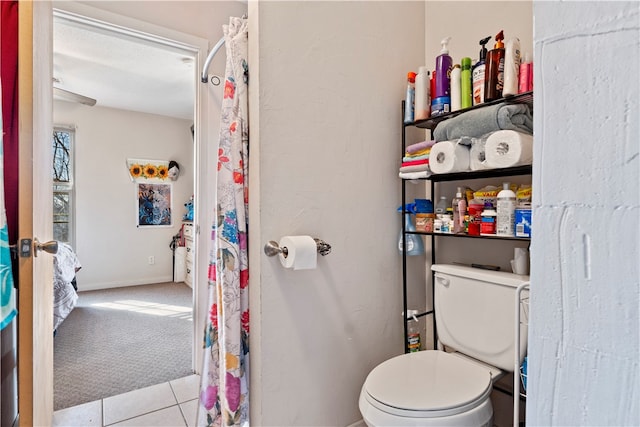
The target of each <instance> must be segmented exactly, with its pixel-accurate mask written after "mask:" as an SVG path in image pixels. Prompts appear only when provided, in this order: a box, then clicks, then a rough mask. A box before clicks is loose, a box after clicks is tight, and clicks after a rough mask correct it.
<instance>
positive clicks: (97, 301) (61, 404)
mask: <svg viewBox="0 0 640 427" xmlns="http://www.w3.org/2000/svg"><path fill="white" fill-rule="evenodd" d="M78 294H79V298H78V304H77V306H76V307H75V308H74V309H73V311H72V312H71V313H70V314H69V316H68V317H67V318H66V319H65V320H64V322H62V324H61V325H60V326H59V327H58V331H57V334H56V337H55V339H54V374H53V377H54V409H55V410H58V409H62V408H68V407H71V406H75V405H79V404H81V403H86V402H92V401H94V400H99V399H102V398H105V397H109V396H114V395H116V394H120V393H125V392H127V391H131V390H136V389H139V388H142V387H147V386H150V385H154V384H159V383H163V382H166V381H170V380H174V379H176V378H181V377H184V376H187V375H190V374H192V373H193V372H192V370H191V354H192V349H193V345H192V341H193V339H192V334H193V320H192V314H191V311H192V310H191V308H192V291H191V288H189V287H188V286H187V285H185V284H184V283H173V282H170V283H159V284H153V285H141V286H130V287H125V288H115V289H106V290H99V291H88V292H79V293H78Z"/></svg>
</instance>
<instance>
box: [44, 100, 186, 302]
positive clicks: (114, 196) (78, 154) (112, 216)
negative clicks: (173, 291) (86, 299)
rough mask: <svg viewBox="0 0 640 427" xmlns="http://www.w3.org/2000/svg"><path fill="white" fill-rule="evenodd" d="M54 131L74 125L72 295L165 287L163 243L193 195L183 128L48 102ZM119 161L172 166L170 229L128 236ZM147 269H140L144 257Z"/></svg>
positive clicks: (130, 188) (128, 208)
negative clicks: (175, 173)
mask: <svg viewBox="0 0 640 427" xmlns="http://www.w3.org/2000/svg"><path fill="white" fill-rule="evenodd" d="M54 104H55V107H54V123H55V124H56V125H58V124H64V125H75V126H77V129H76V148H75V160H76V164H75V180H76V185H75V188H76V193H75V198H76V211H75V212H76V252H77V254H78V258H79V259H80V262H81V263H82V270H80V271H79V272H78V288H79V289H80V290H91V289H102V288H109V287H114V286H127V285H139V284H146V283H157V282H163V281H171V280H172V252H171V250H170V248H169V243H170V242H171V238H172V236H173V235H174V234H176V233H177V232H178V229H179V228H180V225H181V223H182V215H184V213H185V212H186V211H185V208H184V203H185V201H187V200H188V199H189V197H191V195H192V194H193V141H192V139H191V130H190V129H189V127H190V126H191V123H192V122H191V121H190V120H182V119H173V118H169V117H163V116H157V115H153V114H143V113H136V112H133V111H124V110H115V109H112V108H103V107H98V106H96V107H87V106H85V105H80V104H75V103H70V102H64V101H56V102H55V103H54ZM127 158H142V159H154V160H155V159H157V160H175V161H177V162H178V164H179V165H180V177H179V178H178V180H177V181H175V182H173V194H172V196H173V212H172V213H173V223H174V225H173V227H170V228H165V227H161V228H136V213H137V210H136V206H137V205H136V203H137V202H136V190H135V184H134V183H133V182H132V181H131V178H130V177H129V172H128V171H127V167H126V163H125V161H126V159H127ZM149 256H154V257H155V264H154V265H149V264H148V257H149Z"/></svg>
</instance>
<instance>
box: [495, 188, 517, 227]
mask: <svg viewBox="0 0 640 427" xmlns="http://www.w3.org/2000/svg"><path fill="white" fill-rule="evenodd" d="M496 205H497V206H496V211H497V215H496V235H498V236H515V223H516V218H515V215H516V214H515V212H516V193H514V192H513V191H512V190H511V189H510V188H509V183H508V182H505V183H504V184H502V190H501V191H500V192H499V193H498V197H497V202H496Z"/></svg>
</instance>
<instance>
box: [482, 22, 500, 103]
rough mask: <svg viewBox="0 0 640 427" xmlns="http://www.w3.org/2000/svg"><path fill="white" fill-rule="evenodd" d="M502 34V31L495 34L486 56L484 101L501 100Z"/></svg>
mask: <svg viewBox="0 0 640 427" xmlns="http://www.w3.org/2000/svg"><path fill="white" fill-rule="evenodd" d="M503 39H504V34H503V32H502V30H501V31H500V32H499V33H498V34H496V44H495V45H494V46H493V49H491V50H490V51H489V53H488V55H487V68H486V70H485V81H484V100H485V101H493V100H496V99H500V98H502V87H503V85H504V43H502V40H503Z"/></svg>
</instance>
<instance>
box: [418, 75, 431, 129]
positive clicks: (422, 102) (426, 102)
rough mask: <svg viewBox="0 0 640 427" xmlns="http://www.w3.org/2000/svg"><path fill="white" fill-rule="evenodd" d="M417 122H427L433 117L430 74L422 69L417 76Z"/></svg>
mask: <svg viewBox="0 0 640 427" xmlns="http://www.w3.org/2000/svg"><path fill="white" fill-rule="evenodd" d="M415 105H416V107H415V117H414V118H415V120H425V119H428V118H429V116H430V115H431V96H430V73H429V71H427V67H420V69H419V70H418V75H417V76H416V102H415Z"/></svg>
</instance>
